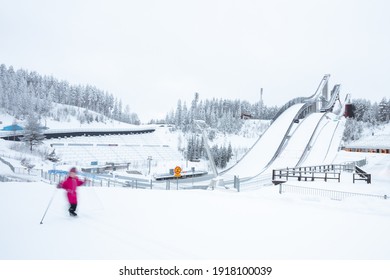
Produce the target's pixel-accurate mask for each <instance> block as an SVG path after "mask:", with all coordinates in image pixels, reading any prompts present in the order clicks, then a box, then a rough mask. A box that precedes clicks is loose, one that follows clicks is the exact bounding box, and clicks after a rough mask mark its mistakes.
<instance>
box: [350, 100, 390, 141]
mask: <svg viewBox="0 0 390 280" xmlns="http://www.w3.org/2000/svg"><path fill="white" fill-rule="evenodd" d="M352 114H353V117H352V118H348V119H347V122H346V124H345V130H344V137H343V140H344V141H346V142H350V141H354V140H358V139H359V138H360V137H361V136H362V132H363V130H364V129H365V128H366V129H372V130H373V129H374V128H375V127H376V126H378V125H381V124H385V123H389V121H390V99H387V98H386V97H384V98H382V100H381V101H380V102H379V104H378V103H377V102H374V103H372V102H371V101H370V100H366V99H354V100H353V101H352Z"/></svg>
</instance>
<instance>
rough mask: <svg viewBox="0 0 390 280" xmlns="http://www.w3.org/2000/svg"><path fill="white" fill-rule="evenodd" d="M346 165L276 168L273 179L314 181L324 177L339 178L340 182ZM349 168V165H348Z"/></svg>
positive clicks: (273, 171) (325, 178) (326, 178)
mask: <svg viewBox="0 0 390 280" xmlns="http://www.w3.org/2000/svg"><path fill="white" fill-rule="evenodd" d="M345 168H346V166H345V165H335V164H330V165H318V166H306V167H297V168H286V169H274V170H272V181H276V180H277V179H279V180H280V179H283V178H284V179H286V181H287V180H288V179H289V178H297V179H298V181H301V180H302V179H304V180H305V181H307V180H308V179H309V180H311V181H314V180H315V179H323V180H325V182H327V181H328V180H332V179H334V180H338V182H340V172H341V171H342V170H345ZM348 168H349V167H348Z"/></svg>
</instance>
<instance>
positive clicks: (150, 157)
mask: <svg viewBox="0 0 390 280" xmlns="http://www.w3.org/2000/svg"><path fill="white" fill-rule="evenodd" d="M152 159H153V158H152V156H148V158H147V160H148V162H149V172H148V175H150V165H151V162H152Z"/></svg>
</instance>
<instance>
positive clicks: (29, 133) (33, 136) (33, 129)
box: [21, 115, 45, 152]
mask: <svg viewBox="0 0 390 280" xmlns="http://www.w3.org/2000/svg"><path fill="white" fill-rule="evenodd" d="M43 139H45V136H44V135H43V132H42V129H41V127H40V124H39V122H38V118H37V117H36V116H35V115H30V116H29V118H28V119H27V123H26V125H25V128H24V134H23V137H22V138H21V140H22V141H23V142H26V144H28V145H29V146H30V151H31V152H32V150H33V147H34V146H37V145H40V144H42V143H43Z"/></svg>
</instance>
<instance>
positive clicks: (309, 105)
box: [219, 75, 345, 181]
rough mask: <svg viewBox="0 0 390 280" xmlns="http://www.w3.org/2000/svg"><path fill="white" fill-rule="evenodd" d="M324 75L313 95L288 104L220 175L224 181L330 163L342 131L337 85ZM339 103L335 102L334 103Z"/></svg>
mask: <svg viewBox="0 0 390 280" xmlns="http://www.w3.org/2000/svg"><path fill="white" fill-rule="evenodd" d="M329 77H330V75H325V76H324V77H323V78H322V80H321V82H320V84H319V86H318V88H317V90H316V91H315V93H314V94H313V95H312V96H309V97H306V98H305V97H299V98H295V99H293V100H291V101H289V102H288V103H287V104H286V105H284V106H283V107H282V109H281V110H280V111H279V112H278V114H277V115H276V117H275V118H274V120H273V122H272V124H271V126H270V127H269V128H268V129H267V130H266V131H265V133H264V134H263V135H262V136H260V138H259V139H258V140H257V141H256V143H255V144H254V145H253V147H252V148H251V149H250V150H249V151H248V153H247V154H246V155H244V157H243V158H242V159H241V160H240V161H238V162H237V163H236V164H235V165H234V166H232V167H231V168H229V169H227V170H225V171H223V172H221V174H219V175H220V177H222V178H223V179H224V181H230V180H232V178H233V177H234V176H239V178H240V180H241V181H245V180H250V179H253V178H260V177H263V176H264V177H269V175H270V174H271V172H272V169H277V168H286V167H297V166H303V165H320V164H325V163H331V162H332V161H333V159H334V158H335V156H336V153H337V151H338V148H339V145H340V141H341V137H342V134H343V131H344V124H345V121H344V117H343V113H344V109H343V108H344V106H343V104H341V102H340V98H339V96H340V85H339V84H337V85H335V86H334V87H333V89H332V91H331V92H330V94H329V92H328V82H329ZM337 101H338V102H337Z"/></svg>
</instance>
